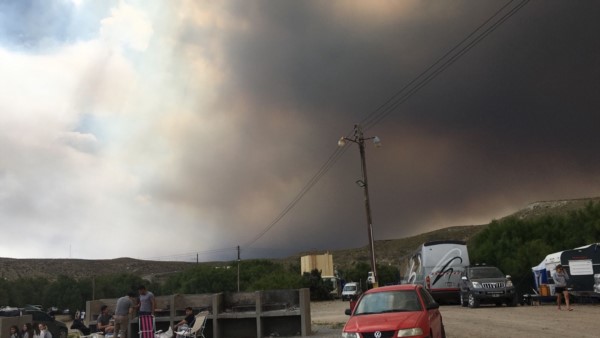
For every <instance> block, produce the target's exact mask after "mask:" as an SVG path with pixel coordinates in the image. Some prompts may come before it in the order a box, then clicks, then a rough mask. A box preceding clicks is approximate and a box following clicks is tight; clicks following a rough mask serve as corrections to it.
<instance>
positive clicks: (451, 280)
mask: <svg viewBox="0 0 600 338" xmlns="http://www.w3.org/2000/svg"><path fill="white" fill-rule="evenodd" d="M469 264H470V263H469V252H468V251H467V244H466V243H465V242H464V241H457V240H444V241H432V242H426V243H423V244H422V245H421V246H419V249H418V250H416V251H415V252H414V253H413V254H412V255H411V256H410V257H409V258H408V260H407V261H406V262H405V269H404V271H405V273H404V279H405V281H406V282H407V283H409V284H421V285H423V286H424V287H425V288H427V290H428V291H429V292H430V293H431V295H432V296H433V298H435V300H436V301H438V302H440V303H442V302H456V303H458V302H459V300H460V280H461V279H460V278H461V275H462V273H463V272H464V270H465V267H466V266H468V265H469Z"/></svg>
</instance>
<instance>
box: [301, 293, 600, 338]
mask: <svg viewBox="0 0 600 338" xmlns="http://www.w3.org/2000/svg"><path fill="white" fill-rule="evenodd" d="M348 307H349V306H348V302H342V301H330V302H313V303H311V318H312V323H313V325H312V329H313V333H314V334H313V336H314V337H321V338H334V337H336V338H339V337H341V331H342V328H343V326H344V323H345V322H346V320H347V319H348V316H346V315H344V310H345V309H346V308H348ZM573 307H574V310H573V311H571V312H569V311H564V310H563V311H558V309H557V308H556V306H555V305H550V304H546V305H541V306H518V307H516V308H509V307H495V306H482V307H481V308H478V309H469V308H464V307H461V306H458V305H455V306H452V305H445V306H442V307H440V309H441V312H442V317H443V319H444V325H445V327H446V335H447V337H448V338H467V337H468V338H473V337H489V338H495V337H502V338H505V337H542V336H543V337H544V338H554V337H556V338H564V337H582V338H583V337H600V329H599V328H600V305H598V304H595V305H589V304H575V305H574V306H573Z"/></svg>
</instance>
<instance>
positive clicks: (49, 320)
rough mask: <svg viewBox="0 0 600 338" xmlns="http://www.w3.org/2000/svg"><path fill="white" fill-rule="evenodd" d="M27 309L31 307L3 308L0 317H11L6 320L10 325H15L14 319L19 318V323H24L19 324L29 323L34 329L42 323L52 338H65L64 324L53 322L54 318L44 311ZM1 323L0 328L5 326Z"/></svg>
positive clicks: (0, 310) (65, 327)
mask: <svg viewBox="0 0 600 338" xmlns="http://www.w3.org/2000/svg"><path fill="white" fill-rule="evenodd" d="M27 308H29V309H31V307H26V308H24V309H19V308H14V307H5V308H2V309H0V317H12V318H6V319H7V320H10V322H11V323H12V324H15V323H14V320H15V318H14V317H20V318H18V319H20V320H21V321H22V320H24V322H22V323H21V324H25V323H31V324H32V325H33V326H34V327H35V326H36V325H37V324H39V323H44V324H46V325H47V326H48V330H49V331H50V333H52V337H55V338H67V333H68V331H69V330H68V329H67V325H66V324H65V323H63V322H61V321H58V320H55V319H54V317H52V316H50V315H49V314H47V313H46V312H44V311H40V310H28V309H27ZM30 316H31V317H30ZM0 319H2V318H0ZM3 322H4V321H0V324H1V325H0V328H1V327H3V326H4V324H6V323H3ZM7 323H8V322H7ZM12 324H11V325H12ZM2 337H4V336H2Z"/></svg>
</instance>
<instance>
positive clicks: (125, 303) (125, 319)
mask: <svg viewBox="0 0 600 338" xmlns="http://www.w3.org/2000/svg"><path fill="white" fill-rule="evenodd" d="M134 297H135V292H133V291H130V292H128V293H127V295H126V296H123V297H121V298H119V299H118V300H117V306H116V308H115V327H114V332H115V336H117V337H118V336H119V332H122V334H121V335H120V337H121V338H127V328H128V326H129V317H130V316H131V314H132V313H133V298H134Z"/></svg>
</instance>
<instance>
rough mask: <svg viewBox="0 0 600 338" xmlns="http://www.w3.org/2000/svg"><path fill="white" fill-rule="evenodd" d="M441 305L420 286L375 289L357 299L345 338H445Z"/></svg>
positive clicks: (348, 311) (410, 285)
mask: <svg viewBox="0 0 600 338" xmlns="http://www.w3.org/2000/svg"><path fill="white" fill-rule="evenodd" d="M439 307H440V306H439V305H438V303H436V302H435V301H434V300H433V297H431V295H430V294H429V292H427V290H425V289H424V288H423V287H422V286H421V285H413V284H406V285H393V286H384V287H380V288H374V289H371V290H369V291H367V292H365V293H364V294H363V295H362V297H360V299H359V300H358V303H357V304H356V306H355V307H354V311H350V309H348V310H346V314H348V315H350V319H348V322H347V323H346V325H345V326H344V330H343V331H342V338H392V337H438V338H439V337H441V338H445V337H446V333H445V332H444V323H443V322H442V314H441V313H440V310H439Z"/></svg>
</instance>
